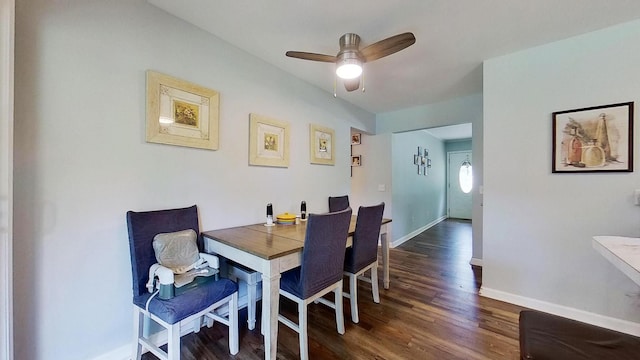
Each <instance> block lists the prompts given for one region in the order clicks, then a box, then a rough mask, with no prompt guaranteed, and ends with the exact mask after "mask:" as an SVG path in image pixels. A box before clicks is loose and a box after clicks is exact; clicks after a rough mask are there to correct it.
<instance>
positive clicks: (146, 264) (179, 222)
mask: <svg viewBox="0 0 640 360" xmlns="http://www.w3.org/2000/svg"><path fill="white" fill-rule="evenodd" d="M127 227H128V228H129V252H130V254H131V272H132V276H133V296H134V297H135V296H140V295H142V294H144V293H145V292H147V288H146V284H147V281H149V268H150V267H151V265H153V264H155V263H156V257H155V253H154V251H153V237H154V236H156V235H157V234H160V233H170V232H175V231H180V230H186V229H193V231H195V232H196V234H198V248H199V249H200V251H202V250H203V240H202V239H201V237H200V225H199V223H198V208H197V207H196V205H193V206H191V207H187V208H181V209H171V210H156V211H144V212H135V211H128V212H127Z"/></svg>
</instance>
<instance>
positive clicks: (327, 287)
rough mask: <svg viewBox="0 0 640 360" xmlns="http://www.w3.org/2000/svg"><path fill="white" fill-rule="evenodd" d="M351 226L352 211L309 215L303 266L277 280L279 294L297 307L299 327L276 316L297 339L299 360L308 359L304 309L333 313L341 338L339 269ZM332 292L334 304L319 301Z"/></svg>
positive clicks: (282, 317) (342, 331)
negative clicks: (321, 307)
mask: <svg viewBox="0 0 640 360" xmlns="http://www.w3.org/2000/svg"><path fill="white" fill-rule="evenodd" d="M350 222H351V208H347V209H345V210H342V211H339V212H335V213H327V214H310V215H309V218H308V220H307V230H306V234H305V239H304V248H303V250H302V262H301V265H300V266H299V267H297V268H294V269H291V270H289V271H286V272H284V273H283V274H282V277H281V279H280V294H281V295H283V296H284V297H286V298H289V299H291V300H293V301H295V302H296V303H297V304H298V324H295V323H294V322H293V321H291V320H289V319H287V318H285V317H284V316H282V315H279V316H278V320H280V321H281V322H282V323H283V324H285V325H287V326H288V327H290V328H291V329H293V330H295V331H297V332H298V333H299V335H300V336H299V337H300V358H301V359H307V358H308V357H309V346H308V342H307V305H308V304H309V303H310V302H313V301H315V300H318V301H319V302H321V303H323V304H325V305H328V306H330V307H332V308H334V309H335V311H336V323H337V324H336V325H337V328H338V333H340V334H344V313H343V310H342V279H343V272H342V268H343V265H344V254H345V247H346V246H347V236H348V234H349V223H350ZM331 291H333V292H334V293H335V298H334V299H335V302H333V303H331V302H329V301H328V300H326V299H323V298H321V297H322V296H323V295H325V294H327V293H329V292H331Z"/></svg>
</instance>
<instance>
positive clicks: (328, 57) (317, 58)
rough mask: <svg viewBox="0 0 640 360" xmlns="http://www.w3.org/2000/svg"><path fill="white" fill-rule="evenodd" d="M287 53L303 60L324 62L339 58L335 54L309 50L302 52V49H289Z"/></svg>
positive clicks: (334, 60)
mask: <svg viewBox="0 0 640 360" xmlns="http://www.w3.org/2000/svg"><path fill="white" fill-rule="evenodd" d="M286 55H287V56H288V57H292V58H298V59H303V60H312V61H322V62H336V61H337V58H336V57H335V56H333V55H324V54H316V53H308V52H302V51H287V53H286Z"/></svg>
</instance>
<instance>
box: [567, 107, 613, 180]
mask: <svg viewBox="0 0 640 360" xmlns="http://www.w3.org/2000/svg"><path fill="white" fill-rule="evenodd" d="M569 119H570V120H569V122H568V123H567V125H566V126H565V128H564V133H565V134H567V135H568V140H565V141H564V142H563V143H564V146H565V149H563V150H564V153H565V164H566V165H567V166H574V167H579V168H584V167H587V168H592V167H602V166H605V165H606V164H607V162H615V161H617V155H616V154H614V153H613V152H612V150H611V146H610V142H609V131H608V129H607V115H606V114H605V113H601V114H600V115H599V116H598V120H597V122H596V124H595V126H593V124H590V125H591V126H589V128H590V129H585V127H586V125H589V124H585V126H583V124H581V123H579V122H578V121H576V120H575V119H572V118H569ZM594 129H595V131H593V130H594ZM588 130H591V131H588Z"/></svg>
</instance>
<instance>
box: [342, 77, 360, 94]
mask: <svg viewBox="0 0 640 360" xmlns="http://www.w3.org/2000/svg"><path fill="white" fill-rule="evenodd" d="M359 87H360V78H359V77H357V78H355V79H346V80H345V81H344V88H345V89H347V91H354V90H358V88H359Z"/></svg>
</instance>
